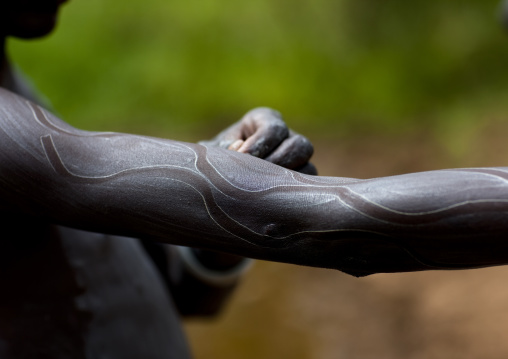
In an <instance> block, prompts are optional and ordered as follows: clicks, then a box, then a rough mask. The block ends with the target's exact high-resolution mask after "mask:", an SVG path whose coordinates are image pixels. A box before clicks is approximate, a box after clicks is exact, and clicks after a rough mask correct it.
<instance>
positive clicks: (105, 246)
mask: <svg viewBox="0 0 508 359" xmlns="http://www.w3.org/2000/svg"><path fill="white" fill-rule="evenodd" d="M5 219H6V220H5V221H2V222H3V223H4V226H3V227H4V228H3V231H4V232H3V233H4V235H3V236H2V237H1V239H0V291H1V293H2V295H1V296H0V357H1V358H58V359H60V358H66V359H68V358H127V359H128V358H188V357H190V355H189V351H188V347H187V344H186V340H185V337H184V335H183V333H182V330H181V325H180V320H179V318H178V316H177V314H176V310H175V308H174V306H173V304H172V301H171V299H170V296H169V294H168V293H167V290H166V287H165V286H164V284H163V281H162V279H161V278H160V275H159V273H158V272H157V270H156V269H155V268H154V266H153V264H152V262H151V261H150V259H149V258H148V256H147V255H146V254H145V252H144V251H143V249H142V248H141V246H140V244H139V243H138V241H137V240H135V239H131V238H123V237H116V236H108V235H103V234H96V233H89V232H84V231H79V230H75V229H70V228H65V227H56V226H51V225H48V224H46V223H40V222H39V223H38V222H35V223H34V222H31V221H29V220H27V219H26V218H24V219H23V220H21V219H17V218H16V217H12V218H5ZM7 233H11V234H10V235H8V236H7Z"/></svg>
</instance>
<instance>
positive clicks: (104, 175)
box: [0, 91, 508, 275]
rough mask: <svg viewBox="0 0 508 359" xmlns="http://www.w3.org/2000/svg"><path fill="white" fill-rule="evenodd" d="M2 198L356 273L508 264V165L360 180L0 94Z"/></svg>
mask: <svg viewBox="0 0 508 359" xmlns="http://www.w3.org/2000/svg"><path fill="white" fill-rule="evenodd" d="M0 109H1V111H2V112H1V114H0V156H1V157H0V166H1V167H0V173H2V176H1V178H0V197H1V198H2V204H3V205H2V209H3V210H5V211H7V210H8V211H10V212H13V211H17V212H19V213H24V214H26V215H31V216H36V217H40V218H45V219H48V220H51V221H53V222H55V223H59V224H63V225H68V226H73V227H78V228H83V229H87V230H93V231H100V232H107V233H116V234H121V235H127V236H132V237H140V238H146V239H153V240H157V241H162V242H172V243H174V244H181V245H189V246H195V247H200V248H206V249H216V250H224V251H228V252H230V253H234V254H239V255H244V256H250V257H254V258H260V259H266V260H274V261H282V262H288V263H297V264H303V265H310V266H319V267H328V268H336V269H340V270H343V271H345V272H348V273H352V274H355V275H366V274H370V273H375V272H395V271H413V270H424V269H450V268H471V267H480V266H489V265H500V264H506V263H508V248H507V245H506V244H505V243H507V241H505V239H504V238H505V236H506V233H505V232H506V230H507V227H508V221H507V220H506V218H507V215H508V186H507V182H508V180H507V179H505V178H508V175H507V173H506V171H508V170H506V169H476V170H450V171H434V172H427V173H416V174H409V175H403V176H395V177H387V178H379V179H371V180H357V179H344V178H326V177H313V176H307V175H301V174H298V173H297V172H293V171H290V170H287V169H284V168H282V167H279V166H276V165H273V164H271V163H269V162H267V161H262V160H259V159H256V158H254V157H252V156H247V155H245V154H242V153H236V152H233V151H227V150H223V149H220V148H212V147H207V146H203V145H195V144H187V143H181V142H175V141H168V140H161V139H156V138H149V137H141V136H133V135H125V134H115V133H94V132H85V131H79V130H76V129H74V128H72V127H71V126H69V125H67V124H65V123H63V122H61V121H59V120H58V119H56V118H55V117H54V116H52V115H50V114H49V113H47V112H45V111H44V110H41V109H39V108H37V107H36V106H34V105H31V104H29V103H28V102H27V101H25V100H23V99H21V98H19V97H17V96H14V95H12V94H10V93H8V92H6V91H1V92H0Z"/></svg>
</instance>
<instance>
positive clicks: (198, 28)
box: [9, 0, 508, 140]
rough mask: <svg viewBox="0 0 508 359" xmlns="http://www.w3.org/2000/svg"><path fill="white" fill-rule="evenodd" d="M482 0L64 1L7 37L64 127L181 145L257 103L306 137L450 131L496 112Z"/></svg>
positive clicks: (501, 90)
mask: <svg viewBox="0 0 508 359" xmlns="http://www.w3.org/2000/svg"><path fill="white" fill-rule="evenodd" d="M497 9H498V2H497V1H495V0H482V1H478V0H461V1H424V0H411V1H403V0H384V1H374V0H312V1H311V0H291V1H289V0H257V1H252V2H239V1H232V0H199V1H198V0H186V1H170V0H143V1H141V0H86V1H85V0H71V1H70V3H69V4H67V5H66V6H65V7H64V9H63V11H62V17H61V21H60V25H59V29H58V31H57V32H56V33H55V34H54V35H52V36H51V37H49V38H47V39H44V40H38V41H34V42H31V43H27V42H23V41H11V42H10V44H9V45H10V50H11V53H12V54H13V58H14V60H15V61H16V62H17V63H18V65H19V66H20V67H21V68H22V69H23V70H24V71H25V72H26V73H27V74H28V75H29V76H30V77H31V78H32V79H33V80H34V82H35V83H36V84H37V86H38V87H39V89H40V90H41V91H42V92H43V93H44V94H46V95H47V96H48V98H50V99H51V101H52V104H53V106H54V108H55V109H56V111H57V112H58V113H59V114H60V115H61V116H63V117H64V118H65V119H66V120H67V121H69V122H71V123H72V124H74V125H76V126H79V127H82V128H86V129H96V130H104V129H108V130H122V131H135V132H142V133H149V134H163V135H168V136H178V137H183V138H184V139H189V140H194V139H196V138H198V136H204V135H209V134H211V133H214V132H216V131H218V130H219V129H222V128H223V127H225V126H226V125H228V124H229V123H231V122H232V121H235V120H236V119H238V118H239V117H241V115H242V114H243V113H245V112H246V111H247V110H249V109H251V108H253V107H256V106H270V107H273V108H276V109H278V110H279V111H281V112H282V113H283V114H284V116H285V118H286V119H287V121H288V122H289V123H290V125H291V126H292V127H295V128H296V129H297V130H299V131H301V132H305V133H310V134H311V135H312V134H317V136H321V135H327V136H331V137H333V136H335V135H336V134H342V135H343V134H347V135H348V136H349V135H354V134H358V133H364V132H373V131H374V132H377V133H379V132H381V133H382V132H393V131H396V132H400V131H407V130H410V129H414V128H415V127H418V128H425V129H427V130H431V131H433V132H435V133H436V134H437V135H439V136H443V137H444V138H446V139H447V140H449V139H450V137H453V136H450V135H452V134H453V135H454V136H455V137H456V136H460V132H462V130H466V131H465V132H467V129H468V128H470V127H471V126H475V124H476V123H477V120H478V119H479V118H480V117H481V118H485V117H495V116H497V115H498V114H499V113H502V112H503V111H506V109H507V108H508V101H506V96H507V95H508V71H506V64H507V63H508V37H507V36H506V34H505V33H504V32H503V30H502V28H501V26H500V23H499V21H498V18H497Z"/></svg>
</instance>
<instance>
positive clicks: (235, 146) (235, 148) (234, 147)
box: [228, 140, 244, 151]
mask: <svg viewBox="0 0 508 359" xmlns="http://www.w3.org/2000/svg"><path fill="white" fill-rule="evenodd" d="M243 142H244V141H243V140H236V141H235V142H233V143H232V144H230V145H229V147H228V150H232V151H238V149H239V148H240V147H241V146H242V145H243Z"/></svg>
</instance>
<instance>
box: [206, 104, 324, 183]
mask: <svg viewBox="0 0 508 359" xmlns="http://www.w3.org/2000/svg"><path fill="white" fill-rule="evenodd" d="M202 143H204V144H208V145H212V146H219V147H222V148H228V149H230V150H234V151H238V152H243V153H248V154H250V155H252V156H255V157H259V158H262V159H264V160H266V161H269V162H272V163H274V164H276V165H279V166H282V167H285V168H288V169H292V170H295V171H298V172H301V173H306V174H311V175H316V174H317V170H316V168H315V167H314V165H312V164H311V163H309V159H310V157H311V156H312V153H313V152H314V148H313V147H312V144H311V143H310V142H309V140H308V139H307V138H305V137H304V136H302V135H299V134H297V133H294V132H293V131H291V130H290V129H289V128H288V127H287V125H286V124H285V122H284V121H283V120H282V117H281V115H280V113H279V112H277V111H275V110H272V109H270V108H266V107H259V108H255V109H254V110H251V111H249V112H247V114H246V115H245V116H244V117H243V118H242V119H241V120H240V121H238V122H237V123H235V124H233V125H232V126H230V127H228V128H227V129H225V130H224V131H222V132H221V133H219V134H218V135H217V136H216V137H215V138H214V139H212V140H211V141H204V142H202Z"/></svg>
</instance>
